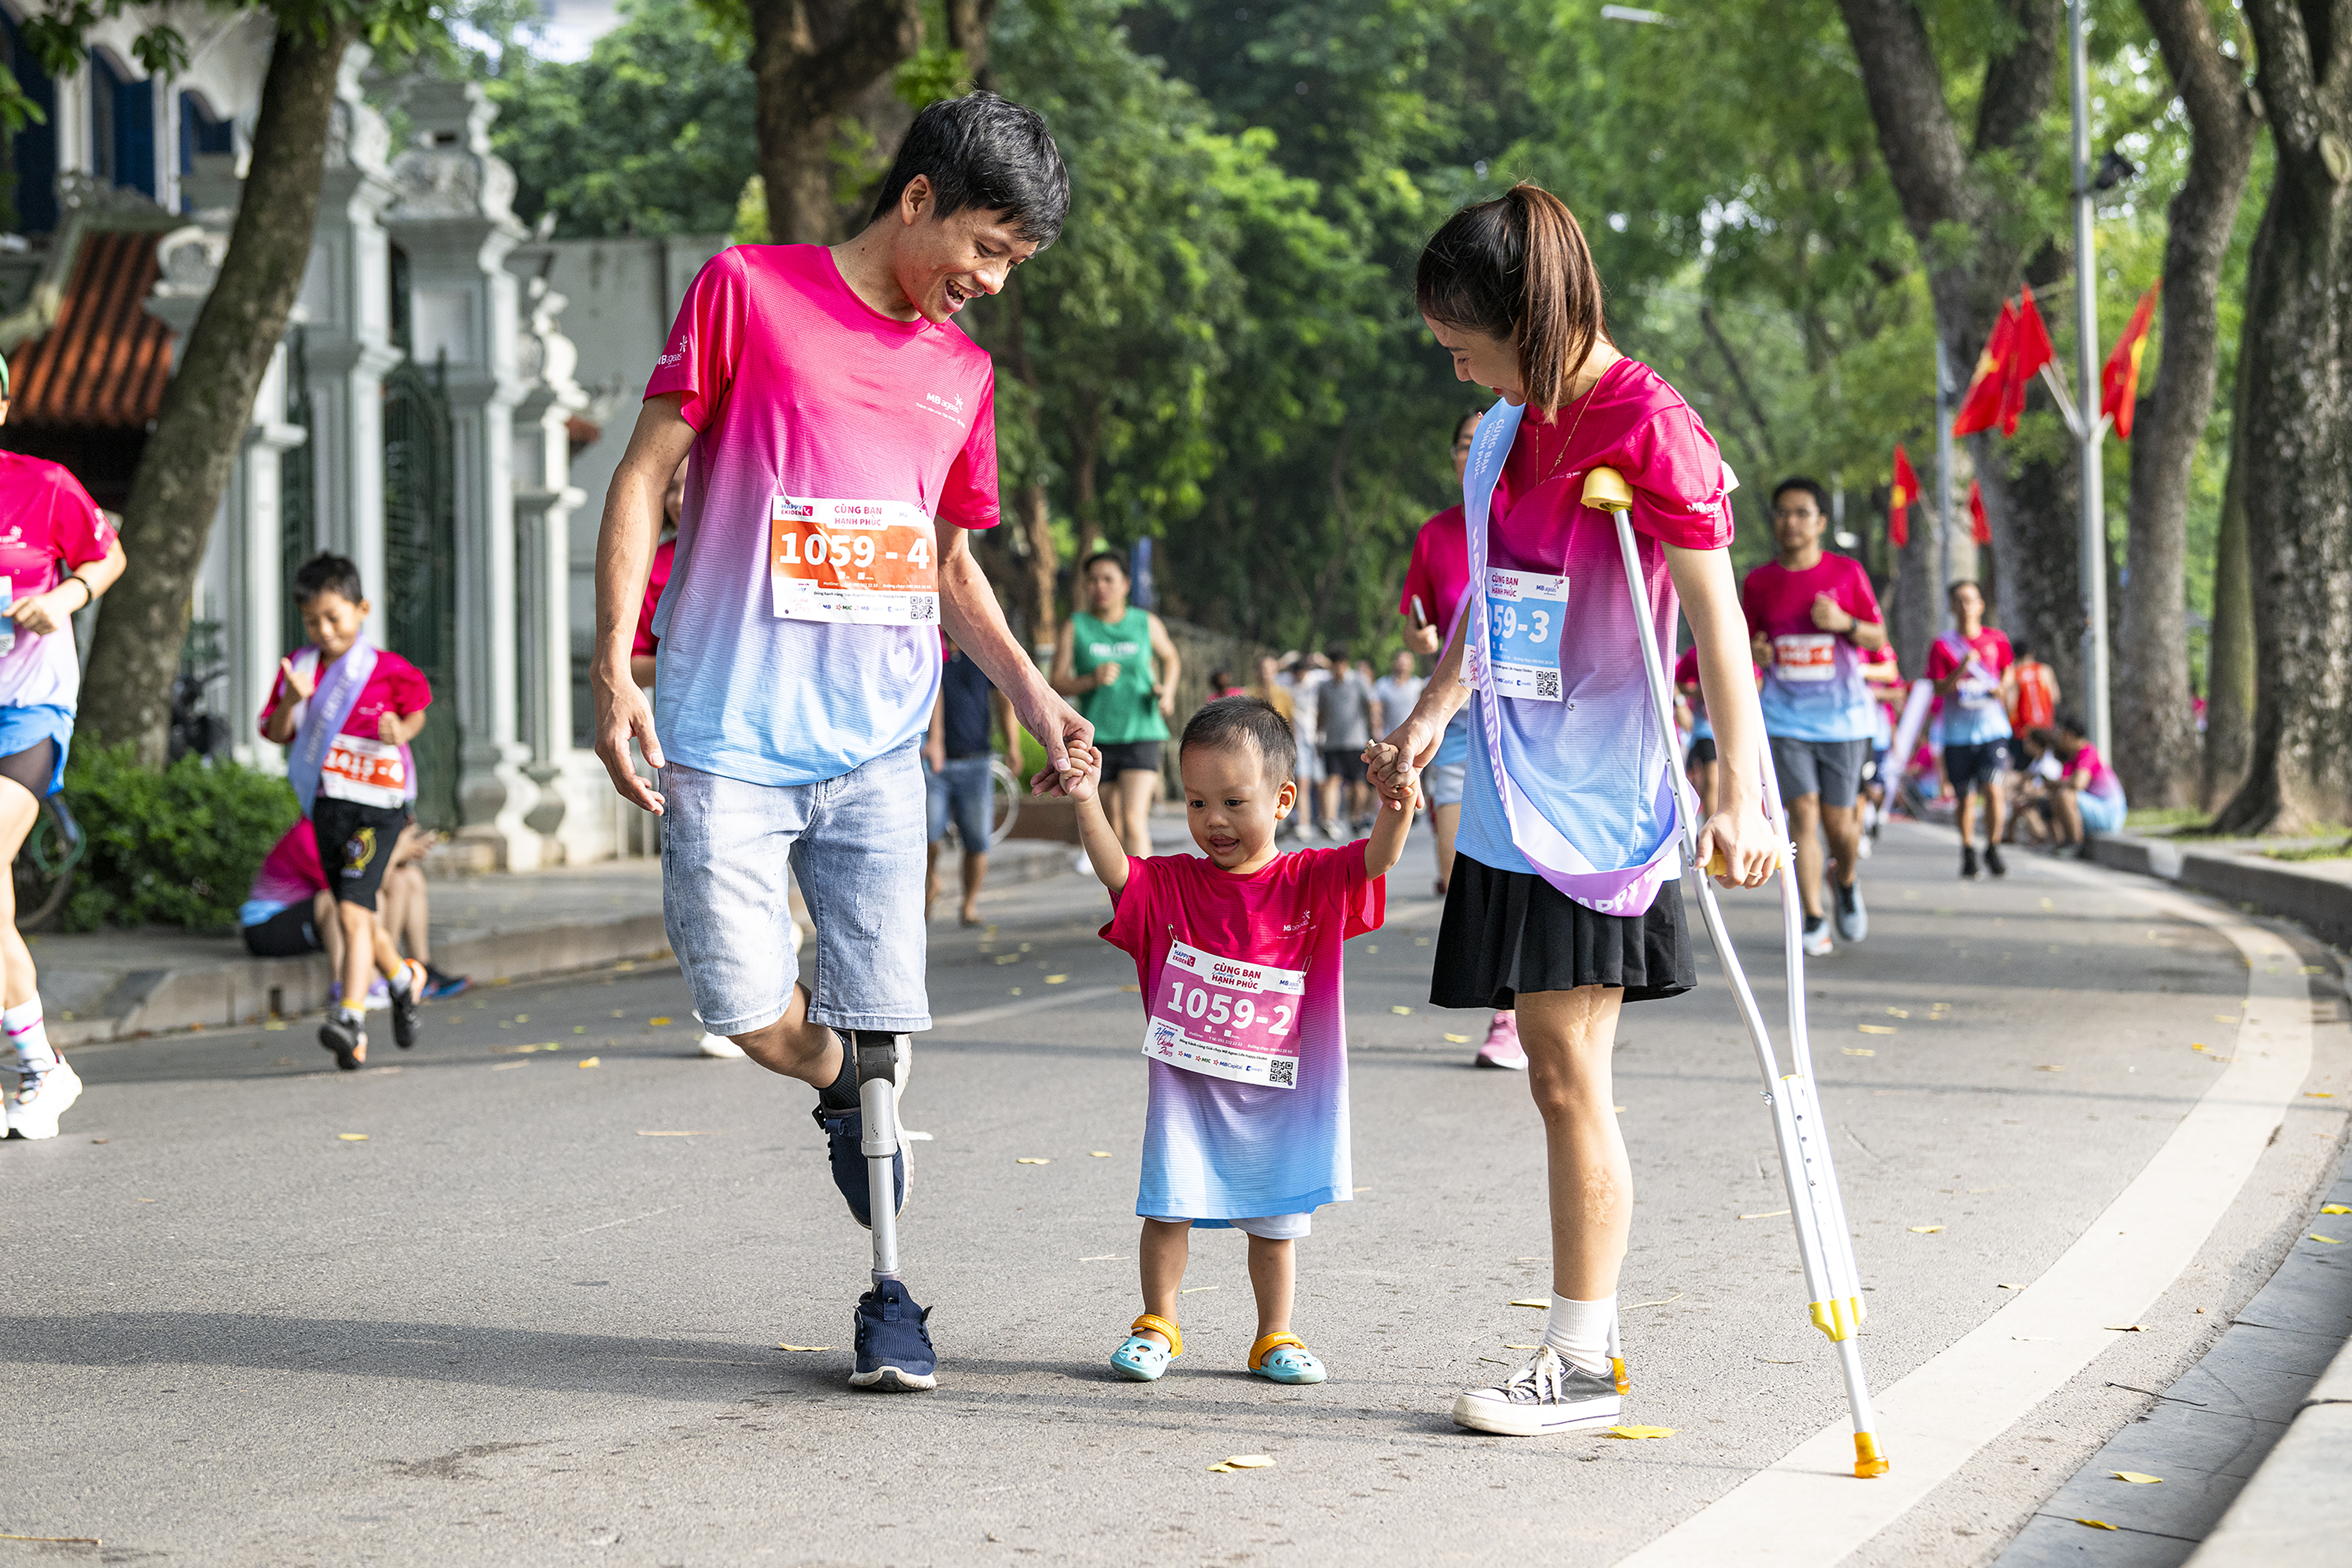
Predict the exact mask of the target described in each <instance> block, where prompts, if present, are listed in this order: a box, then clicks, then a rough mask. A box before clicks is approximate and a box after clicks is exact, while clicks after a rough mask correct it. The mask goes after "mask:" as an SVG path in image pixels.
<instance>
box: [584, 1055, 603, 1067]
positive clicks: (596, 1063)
mask: <svg viewBox="0 0 2352 1568" xmlns="http://www.w3.org/2000/svg"><path fill="white" fill-rule="evenodd" d="M580 1065H581V1066H583V1067H602V1066H604V1058H603V1057H601V1056H583V1057H582V1058H581V1059H580Z"/></svg>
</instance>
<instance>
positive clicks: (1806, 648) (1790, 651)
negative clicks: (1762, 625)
mask: <svg viewBox="0 0 2352 1568" xmlns="http://www.w3.org/2000/svg"><path fill="white" fill-rule="evenodd" d="M1772 667H1773V668H1774V669H1775V670H1777V671H1778V672H1779V673H1780V678H1781V679H1782V680H1784V681H1797V682H1801V683H1811V682H1813V681H1827V680H1833V679H1835V678H1836V676H1837V639H1836V638H1835V637H1834V636H1832V635H1831V634H1830V633H1829V632H1782V633H1781V634H1780V636H1778V637H1775V638H1773V639H1772Z"/></svg>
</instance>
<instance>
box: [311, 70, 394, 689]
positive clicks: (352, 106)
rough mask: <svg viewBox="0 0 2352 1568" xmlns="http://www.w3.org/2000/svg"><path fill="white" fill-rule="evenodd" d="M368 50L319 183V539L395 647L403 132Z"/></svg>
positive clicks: (315, 458) (314, 425)
mask: <svg viewBox="0 0 2352 1568" xmlns="http://www.w3.org/2000/svg"><path fill="white" fill-rule="evenodd" d="M368 60H369V53H368V50H367V48H366V47H364V46H362V45H353V46H352V48H351V50H350V52H349V53H347V54H345V55H344V57H343V63H342V67H341V69H340V70H339V71H338V72H337V73H336V82H335V106H334V117H333V119H332V120H331V121H330V122H329V125H328V131H327V160H326V169H325V172H324V173H323V174H322V175H321V176H320V191H319V225H318V228H317V230H316V231H315V233H314V234H313V235H312V237H311V241H310V270H309V271H308V272H307V273H306V274H305V275H304V277H303V279H302V295H301V306H300V310H301V317H302V319H303V323H304V325H303V345H302V349H303V357H304V361H305V362H306V367H307V369H308V371H309V379H310V429H311V432H312V436H311V443H310V448H311V458H310V460H311V462H312V463H313V464H314V465H315V467H314V469H313V473H314V475H315V478H314V480H313V484H314V486H315V489H314V493H315V494H316V496H317V497H318V543H319V546H320V549H331V550H335V551H337V552H339V553H340V554H342V555H347V556H349V557H351V559H352V561H353V562H355V563H356V564H357V565H358V567H359V569H360V580H361V581H362V583H364V584H365V585H366V587H367V590H368V597H369V600H370V601H371V605H372V613H370V615H369V617H368V627H367V631H368V635H369V637H371V638H372V639H373V640H374V641H375V642H377V643H385V642H386V641H387V640H388V632H387V623H386V621H385V606H386V605H387V604H388V603H389V602H390V601H391V598H392V596H391V594H390V593H388V592H387V591H385V590H386V586H387V584H386V578H385V575H384V556H383V377H384V372H385V371H389V370H391V369H392V368H393V366H394V365H396V364H398V363H399V362H400V352H399V350H397V349H395V348H394V346H393V341H392V275H391V261H390V247H389V242H388V241H387V240H386V239H385V237H384V231H383V223H382V221H381V220H382V214H383V212H384V209H385V208H387V207H388V206H390V205H391V204H392V203H393V201H394V198H395V197H396V195H397V194H398V192H397V191H396V190H395V188H394V185H393V183H392V180H391V170H390V169H389V167H388V166H387V165H386V164H385V162H384V156H385V153H386V152H388V151H389V149H390V147H391V142H392V137H391V133H390V131H387V130H386V129H385V127H384V122H383V116H382V115H380V114H378V113H377V112H376V111H375V110H373V109H371V108H369V107H368V104H367V102H366V100H365V99H364V98H362V95H361V92H360V75H361V73H362V71H364V70H365V69H366V68H367V63H368Z"/></svg>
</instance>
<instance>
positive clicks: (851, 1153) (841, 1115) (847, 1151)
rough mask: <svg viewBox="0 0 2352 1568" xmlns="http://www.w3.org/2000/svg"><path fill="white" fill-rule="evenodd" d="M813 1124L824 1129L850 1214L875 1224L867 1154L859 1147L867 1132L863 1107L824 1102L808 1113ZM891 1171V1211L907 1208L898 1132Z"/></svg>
mask: <svg viewBox="0 0 2352 1568" xmlns="http://www.w3.org/2000/svg"><path fill="white" fill-rule="evenodd" d="M809 1114H810V1116H812V1117H813V1118H814V1119H815V1122H816V1124H817V1125H818V1126H820V1127H823V1128H824V1136H825V1142H826V1144H827V1145H830V1153H831V1155H832V1158H833V1185H834V1186H837V1187H839V1188H840V1189H841V1196H842V1197H843V1198H845V1200H847V1202H848V1204H849V1213H850V1217H851V1218H854V1219H856V1221H857V1223H858V1224H860V1225H863V1226H865V1227H866V1228H867V1229H869V1230H870V1229H872V1228H874V1217H873V1215H872V1214H871V1213H870V1212H868V1210H869V1208H870V1207H871V1206H870V1205H869V1204H868V1203H867V1202H866V1196H867V1191H868V1188H869V1186H870V1183H869V1182H868V1181H867V1179H866V1154H865V1151H864V1150H863V1149H861V1148H859V1147H858V1145H859V1143H860V1142H861V1141H862V1140H863V1139H864V1138H865V1136H866V1114H865V1113H864V1112H862V1111H828V1110H827V1109H825V1108H824V1106H823V1105H819V1106H817V1107H816V1108H815V1109H814V1110H813V1111H811V1112H810V1113H809ZM890 1167H891V1174H892V1175H893V1176H895V1177H896V1178H897V1180H896V1181H895V1182H893V1184H892V1191H893V1193H894V1194H895V1196H896V1197H898V1207H897V1208H896V1209H895V1210H894V1211H893V1212H894V1213H898V1214H904V1213H905V1212H906V1211H907V1138H906V1134H904V1133H903V1132H902V1133H900V1134H899V1136H898V1157H897V1158H896V1159H894V1160H892V1161H891V1162H890Z"/></svg>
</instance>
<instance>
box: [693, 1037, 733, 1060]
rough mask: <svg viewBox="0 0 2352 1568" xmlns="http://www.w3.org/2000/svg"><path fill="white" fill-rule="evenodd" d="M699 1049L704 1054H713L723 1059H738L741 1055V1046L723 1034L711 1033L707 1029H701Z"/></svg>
mask: <svg viewBox="0 0 2352 1568" xmlns="http://www.w3.org/2000/svg"><path fill="white" fill-rule="evenodd" d="M700 1050H701V1051H702V1054H703V1055H705V1056H715V1057H718V1058H719V1059H720V1060H721V1061H740V1060H741V1059H742V1056H743V1048H742V1047H741V1046H740V1045H738V1044H736V1043H735V1042H734V1041H733V1040H730V1039H728V1038H727V1037H726V1036H725V1035H723V1034H713V1033H711V1032H710V1031H709V1030H703V1031H702V1040H701V1045H700Z"/></svg>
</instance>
